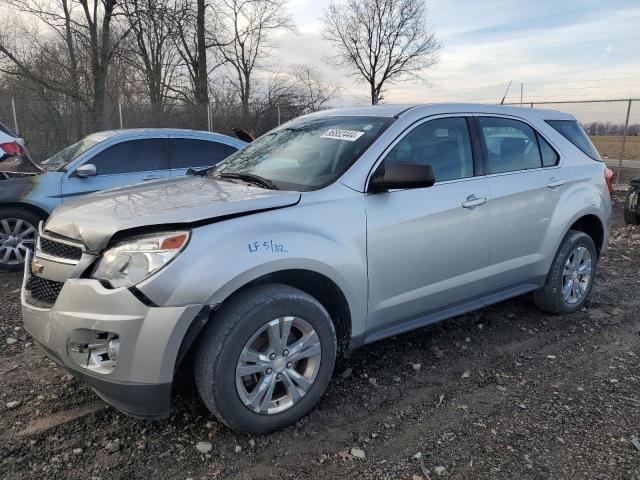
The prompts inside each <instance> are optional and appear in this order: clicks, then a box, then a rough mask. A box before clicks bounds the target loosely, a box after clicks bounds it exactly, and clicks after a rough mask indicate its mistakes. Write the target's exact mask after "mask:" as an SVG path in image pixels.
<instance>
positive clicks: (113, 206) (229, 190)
mask: <svg viewBox="0 0 640 480" xmlns="http://www.w3.org/2000/svg"><path fill="white" fill-rule="evenodd" d="M299 200H300V193H298V192H287V191H278V190H267V189H263V188H259V187H254V186H249V185H245V184H239V183H231V182H228V181H222V180H214V179H212V178H208V177H198V176H188V177H178V178H175V179H170V180H161V181H158V182H151V183H147V184H140V185H134V186H130V187H122V188H116V189H112V190H104V191H102V192H99V193H96V194H93V195H89V196H87V197H83V198H81V199H77V200H74V201H71V202H69V203H65V204H63V205H61V206H60V207H58V208H57V209H56V210H55V211H54V213H53V214H52V215H51V217H49V220H48V221H47V224H46V226H45V229H46V230H47V231H49V232H53V233H57V234H59V235H63V236H65V237H68V238H73V239H76V240H80V241H82V242H83V243H84V244H85V245H86V247H87V248H88V249H89V250H91V251H99V250H102V249H104V248H105V247H106V246H107V244H108V242H109V240H110V239H111V237H112V236H113V235H114V234H115V233H117V232H120V231H123V230H130V229H137V228H140V227H145V226H155V225H168V224H172V225H175V224H190V223H198V222H203V221H215V219H216V218H227V217H230V216H234V215H242V214H247V213H251V212H256V211H261V210H270V209H274V208H282V207H287V206H291V205H295V204H296V203H298V201H299Z"/></svg>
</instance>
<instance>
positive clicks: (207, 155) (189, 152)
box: [169, 138, 237, 168]
mask: <svg viewBox="0 0 640 480" xmlns="http://www.w3.org/2000/svg"><path fill="white" fill-rule="evenodd" d="M169 143H170V145H171V147H170V148H171V157H170V158H171V168H189V167H194V168H198V167H212V166H214V165H217V164H218V163H220V162H221V161H222V160H224V159H225V158H227V157H228V156H229V155H231V154H232V153H233V152H235V151H236V150H237V149H236V148H235V147H232V146H231V145H226V144H224V143H218V142H211V141H207V140H195V139H190V138H172V139H170V141H169Z"/></svg>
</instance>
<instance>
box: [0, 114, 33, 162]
mask: <svg viewBox="0 0 640 480" xmlns="http://www.w3.org/2000/svg"><path fill="white" fill-rule="evenodd" d="M16 155H26V156H27V157H30V155H29V152H28V150H27V146H26V145H25V143H24V140H23V139H22V138H20V137H18V135H16V134H15V133H13V131H12V130H11V129H10V128H9V127H7V126H6V125H5V124H4V123H2V122H0V162H3V161H5V160H6V159H8V158H9V157H15V156H16Z"/></svg>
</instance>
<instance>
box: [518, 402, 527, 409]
mask: <svg viewBox="0 0 640 480" xmlns="http://www.w3.org/2000/svg"><path fill="white" fill-rule="evenodd" d="M518 406H519V407H520V408H521V409H523V410H526V409H527V406H526V405H525V404H524V403H520V404H518Z"/></svg>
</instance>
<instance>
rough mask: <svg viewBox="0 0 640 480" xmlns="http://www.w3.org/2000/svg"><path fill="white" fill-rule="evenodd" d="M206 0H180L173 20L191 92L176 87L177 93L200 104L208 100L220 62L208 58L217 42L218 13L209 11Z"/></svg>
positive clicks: (179, 51)
mask: <svg viewBox="0 0 640 480" xmlns="http://www.w3.org/2000/svg"><path fill="white" fill-rule="evenodd" d="M207 6H208V5H207V3H206V2H205V0H178V4H177V6H176V8H175V10H174V15H173V22H174V28H175V30H176V35H175V44H176V46H177V48H178V53H179V55H180V57H181V58H182V64H183V66H184V67H185V69H186V72H187V76H188V78H189V83H190V85H191V92H189V93H187V92H185V91H184V90H183V89H180V88H173V91H174V93H175V94H176V95H177V96H179V97H182V98H183V100H186V101H193V102H194V103H196V104H197V105H206V104H208V103H209V75H210V74H211V72H213V71H214V70H215V69H217V68H218V67H219V66H220V65H221V62H218V61H217V60H214V62H213V64H212V65H209V62H208V58H207V56H208V53H213V58H214V59H215V53H216V52H211V51H210V50H211V48H212V47H213V46H215V42H214V40H213V35H212V33H211V31H214V30H215V29H216V25H217V17H216V16H215V15H207Z"/></svg>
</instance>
